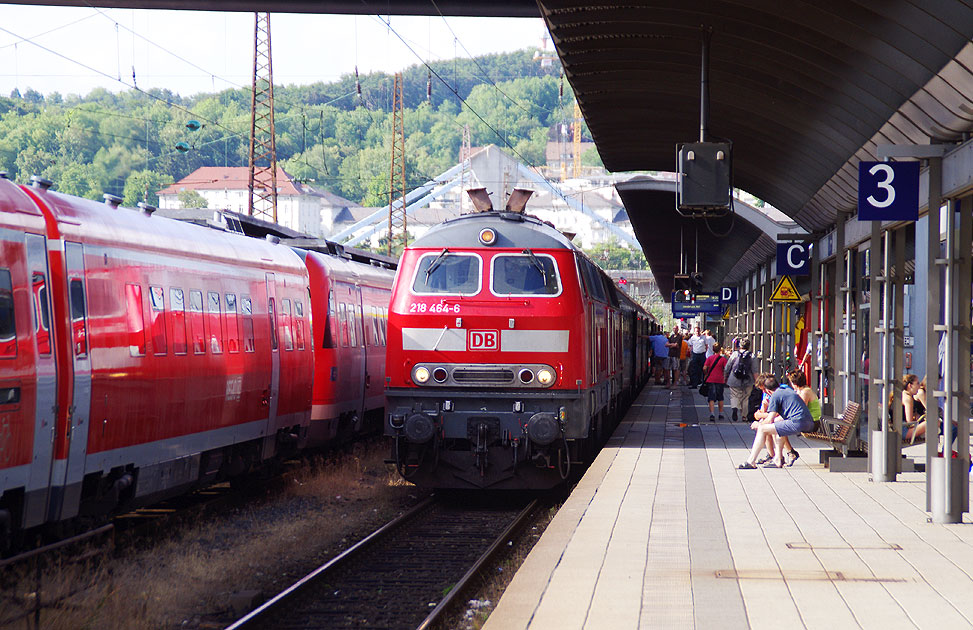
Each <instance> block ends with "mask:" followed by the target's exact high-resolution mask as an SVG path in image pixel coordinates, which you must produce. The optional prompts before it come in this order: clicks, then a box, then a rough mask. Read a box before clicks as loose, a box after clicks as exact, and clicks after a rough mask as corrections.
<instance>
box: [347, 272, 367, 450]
mask: <svg viewBox="0 0 973 630" xmlns="http://www.w3.org/2000/svg"><path fill="white" fill-rule="evenodd" d="M351 295H352V301H353V306H352V312H351V313H349V315H350V320H351V321H350V322H349V325H350V326H351V327H352V329H353V331H354V332H353V333H352V337H355V338H357V340H358V345H357V346H355V347H352V348H351V354H352V357H354V358H353V361H355V362H357V365H354V364H353V366H352V370H353V371H352V374H354V375H355V376H356V377H357V378H356V379H355V387H356V388H357V390H358V391H357V396H356V400H357V402H356V405H357V407H358V411H357V417H356V418H355V432H356V433H358V432H359V431H361V430H362V426H363V425H364V422H365V407H366V405H365V373H366V366H365V356H366V353H367V352H368V348H367V343H366V342H365V326H364V323H365V318H364V309H363V307H362V304H363V302H362V290H361V287H360V286H355V287H354V288H353V289H352V291H351ZM352 345H354V344H352Z"/></svg>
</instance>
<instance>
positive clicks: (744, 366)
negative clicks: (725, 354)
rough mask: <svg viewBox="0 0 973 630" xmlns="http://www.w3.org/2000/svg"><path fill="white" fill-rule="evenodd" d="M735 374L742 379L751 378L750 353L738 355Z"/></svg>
mask: <svg viewBox="0 0 973 630" xmlns="http://www.w3.org/2000/svg"><path fill="white" fill-rule="evenodd" d="M733 376H734V378H738V379H740V380H741V381H745V380H747V379H748V378H750V353H749V352H743V353H742V354H740V356H738V357H737V362H736V365H734V366H733Z"/></svg>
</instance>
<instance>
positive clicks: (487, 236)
mask: <svg viewBox="0 0 973 630" xmlns="http://www.w3.org/2000/svg"><path fill="white" fill-rule="evenodd" d="M480 242H481V243H483V244H484V245H493V244H494V243H496V242H497V233H496V232H494V231H493V228H483V229H482V230H480Z"/></svg>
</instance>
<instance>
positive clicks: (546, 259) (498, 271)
mask: <svg viewBox="0 0 973 630" xmlns="http://www.w3.org/2000/svg"><path fill="white" fill-rule="evenodd" d="M490 275H491V278H492V280H491V285H490V290H491V291H493V293H494V295H542V296H551V297H553V296H556V295H560V293H561V283H560V280H559V277H558V269H557V263H556V262H555V261H554V258H553V257H552V256H549V255H547V254H534V253H533V252H531V251H530V250H524V253H522V254H497V255H496V256H494V257H493V266H492V272H491V274H490Z"/></svg>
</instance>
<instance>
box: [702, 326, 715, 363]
mask: <svg viewBox="0 0 973 630" xmlns="http://www.w3.org/2000/svg"><path fill="white" fill-rule="evenodd" d="M703 339H705V340H706V358H707V359H708V358H710V357H711V356H713V347H714V346H715V345H716V339H714V338H713V335H712V334H710V332H709V331H708V330H704V331H703Z"/></svg>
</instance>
